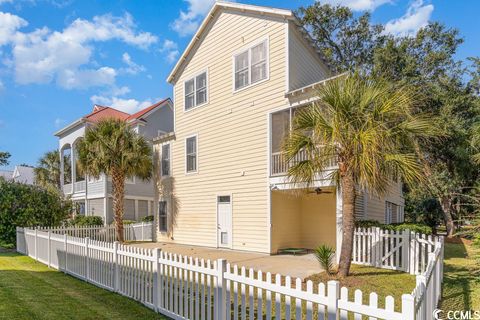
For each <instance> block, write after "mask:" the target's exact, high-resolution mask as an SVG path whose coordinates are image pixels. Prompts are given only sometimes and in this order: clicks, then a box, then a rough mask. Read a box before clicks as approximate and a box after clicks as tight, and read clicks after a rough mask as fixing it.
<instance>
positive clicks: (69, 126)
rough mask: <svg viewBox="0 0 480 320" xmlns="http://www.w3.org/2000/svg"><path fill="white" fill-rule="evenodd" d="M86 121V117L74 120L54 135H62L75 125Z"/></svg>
mask: <svg viewBox="0 0 480 320" xmlns="http://www.w3.org/2000/svg"><path fill="white" fill-rule="evenodd" d="M84 122H85V118H80V119H77V120H75V121H74V122H72V123H70V124H69V125H68V126H66V127H64V128H62V129H60V130H58V131H57V132H55V133H54V134H53V135H54V136H56V137H60V135H62V133H64V132H65V131H67V130H70V129H72V128H74V127H75V126H78V125H79V124H82V123H84Z"/></svg>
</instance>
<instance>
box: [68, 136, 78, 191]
mask: <svg viewBox="0 0 480 320" xmlns="http://www.w3.org/2000/svg"><path fill="white" fill-rule="evenodd" d="M71 148H72V149H71V150H70V158H71V159H72V193H73V192H75V190H74V188H73V187H74V185H75V182H77V172H76V171H77V170H76V169H77V168H76V163H77V161H76V160H75V144H72V147H71Z"/></svg>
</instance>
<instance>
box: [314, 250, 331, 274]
mask: <svg viewBox="0 0 480 320" xmlns="http://www.w3.org/2000/svg"><path fill="white" fill-rule="evenodd" d="M314 254H315V257H316V258H317V260H318V262H319V263H320V265H321V266H322V268H323V269H325V272H327V274H328V275H331V274H332V273H333V258H334V255H335V249H333V248H332V247H329V246H327V245H325V244H322V245H320V246H318V247H317V248H316V249H315V250H314Z"/></svg>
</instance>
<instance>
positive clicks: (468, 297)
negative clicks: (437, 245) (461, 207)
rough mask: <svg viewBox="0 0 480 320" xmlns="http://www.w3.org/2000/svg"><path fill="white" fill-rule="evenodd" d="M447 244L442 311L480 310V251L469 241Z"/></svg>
mask: <svg viewBox="0 0 480 320" xmlns="http://www.w3.org/2000/svg"><path fill="white" fill-rule="evenodd" d="M455 242H456V243H448V242H447V243H446V244H445V261H444V262H445V265H444V282H443V297H442V302H441V304H440V309H442V310H480V250H478V249H475V248H473V247H472V245H471V242H470V241H468V240H462V241H455Z"/></svg>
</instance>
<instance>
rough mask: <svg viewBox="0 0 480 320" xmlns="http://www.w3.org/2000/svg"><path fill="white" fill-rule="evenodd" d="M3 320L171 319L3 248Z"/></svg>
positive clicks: (0, 288)
mask: <svg viewBox="0 0 480 320" xmlns="http://www.w3.org/2000/svg"><path fill="white" fill-rule="evenodd" d="M0 319H9V320H10V319H56V320H60V319H167V318H166V317H163V316H161V315H160V314H157V313H155V312H153V311H152V310H150V309H148V308H146V307H144V306H143V305H141V304H139V303H137V302H135V301H133V300H131V299H128V298H125V297H123V296H120V295H118V294H115V293H112V292H109V291H107V290H103V289H100V288H97V287H95V286H93V285H90V284H88V283H86V282H84V281H80V280H78V279H75V278H73V277H70V276H68V275H65V274H63V273H61V272H58V271H54V270H53V269H49V268H47V267H46V266H45V265H43V264H41V263H38V262H36V261H34V260H32V259H30V258H29V257H26V256H22V255H19V254H17V253H14V252H8V251H5V250H3V251H2V249H1V248H0Z"/></svg>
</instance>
